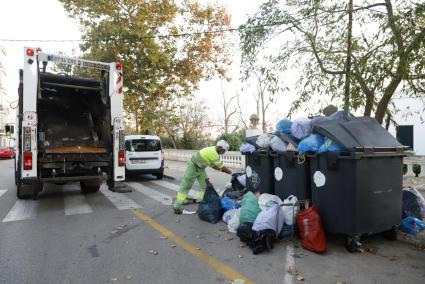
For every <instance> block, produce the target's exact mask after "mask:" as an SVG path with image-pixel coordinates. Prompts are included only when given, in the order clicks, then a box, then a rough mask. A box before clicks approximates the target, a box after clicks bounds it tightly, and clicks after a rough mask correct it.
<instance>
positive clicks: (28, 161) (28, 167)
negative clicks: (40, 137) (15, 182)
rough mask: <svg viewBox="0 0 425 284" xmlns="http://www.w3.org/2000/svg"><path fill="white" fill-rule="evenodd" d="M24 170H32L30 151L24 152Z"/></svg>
mask: <svg viewBox="0 0 425 284" xmlns="http://www.w3.org/2000/svg"><path fill="white" fill-rule="evenodd" d="M24 170H25V171H30V170H32V152H24Z"/></svg>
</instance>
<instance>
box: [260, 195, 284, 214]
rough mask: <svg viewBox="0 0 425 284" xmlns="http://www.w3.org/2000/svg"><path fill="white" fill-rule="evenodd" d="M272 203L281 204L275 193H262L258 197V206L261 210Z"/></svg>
mask: <svg viewBox="0 0 425 284" xmlns="http://www.w3.org/2000/svg"><path fill="white" fill-rule="evenodd" d="M274 204H278V205H279V206H280V205H282V204H283V202H282V200H281V199H280V198H279V196H277V195H273V194H269V193H263V194H261V195H260V198H258V206H259V207H260V209H261V210H265V209H267V208H269V207H271V206H273V205H274Z"/></svg>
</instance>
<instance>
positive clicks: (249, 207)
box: [239, 191, 261, 224]
mask: <svg viewBox="0 0 425 284" xmlns="http://www.w3.org/2000/svg"><path fill="white" fill-rule="evenodd" d="M260 212H261V209H260V207H259V206H258V198H257V197H256V196H255V195H254V193H252V192H251V191H249V192H248V193H247V194H245V196H244V197H243V199H242V207H241V215H240V217H239V223H241V224H244V223H254V221H255V219H256V218H257V215H258V214H259V213H260Z"/></svg>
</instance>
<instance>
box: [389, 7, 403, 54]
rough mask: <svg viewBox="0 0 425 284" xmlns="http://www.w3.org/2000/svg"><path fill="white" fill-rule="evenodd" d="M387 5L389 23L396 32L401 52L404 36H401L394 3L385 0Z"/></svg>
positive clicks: (394, 32)
mask: <svg viewBox="0 0 425 284" xmlns="http://www.w3.org/2000/svg"><path fill="white" fill-rule="evenodd" d="M385 6H386V7H387V14H388V25H389V26H390V29H391V31H392V32H393V34H394V39H395V42H396V44H397V49H398V51H399V53H402V52H403V49H404V45H403V37H402V36H401V33H400V30H399V29H398V27H397V24H396V21H395V16H394V12H393V5H392V3H391V0H385ZM400 55H401V54H400Z"/></svg>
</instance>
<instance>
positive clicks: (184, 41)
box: [60, 0, 230, 132]
mask: <svg viewBox="0 0 425 284" xmlns="http://www.w3.org/2000/svg"><path fill="white" fill-rule="evenodd" d="M60 1H61V2H62V3H63V5H64V8H65V10H66V11H67V12H68V14H69V15H70V16H71V17H73V18H76V19H79V21H80V24H81V28H82V31H83V32H84V35H83V40H84V43H83V44H81V46H80V48H81V50H82V51H83V52H84V56H85V57H86V58H90V59H92V60H100V61H106V62H114V61H116V62H121V63H123V72H124V84H125V97H124V107H125V110H126V112H127V113H128V114H129V115H130V117H131V118H132V119H136V122H135V123H136V127H137V128H138V131H140V132H145V131H151V130H152V128H153V127H156V126H157V125H158V124H159V122H160V118H161V116H163V115H165V114H164V113H161V112H160V110H161V109H163V108H161V106H162V105H163V103H165V102H167V101H172V100H174V99H176V98H182V97H187V96H190V95H191V94H192V93H193V92H194V90H196V89H197V88H198V83H199V82H200V81H201V80H202V79H209V78H211V77H212V76H214V75H215V74H220V75H221V76H223V77H225V78H226V73H227V67H228V65H229V64H230V60H229V46H228V42H230V41H228V40H227V33H222V32H216V30H222V29H226V28H228V27H229V25H230V16H229V15H228V14H227V12H226V10H225V9H224V8H223V7H221V6H219V5H218V4H214V5H209V4H208V5H201V4H199V3H198V2H196V1H190V0H183V1H179V2H175V1H172V0H161V1H140V0H99V1H85V0H60Z"/></svg>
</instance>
